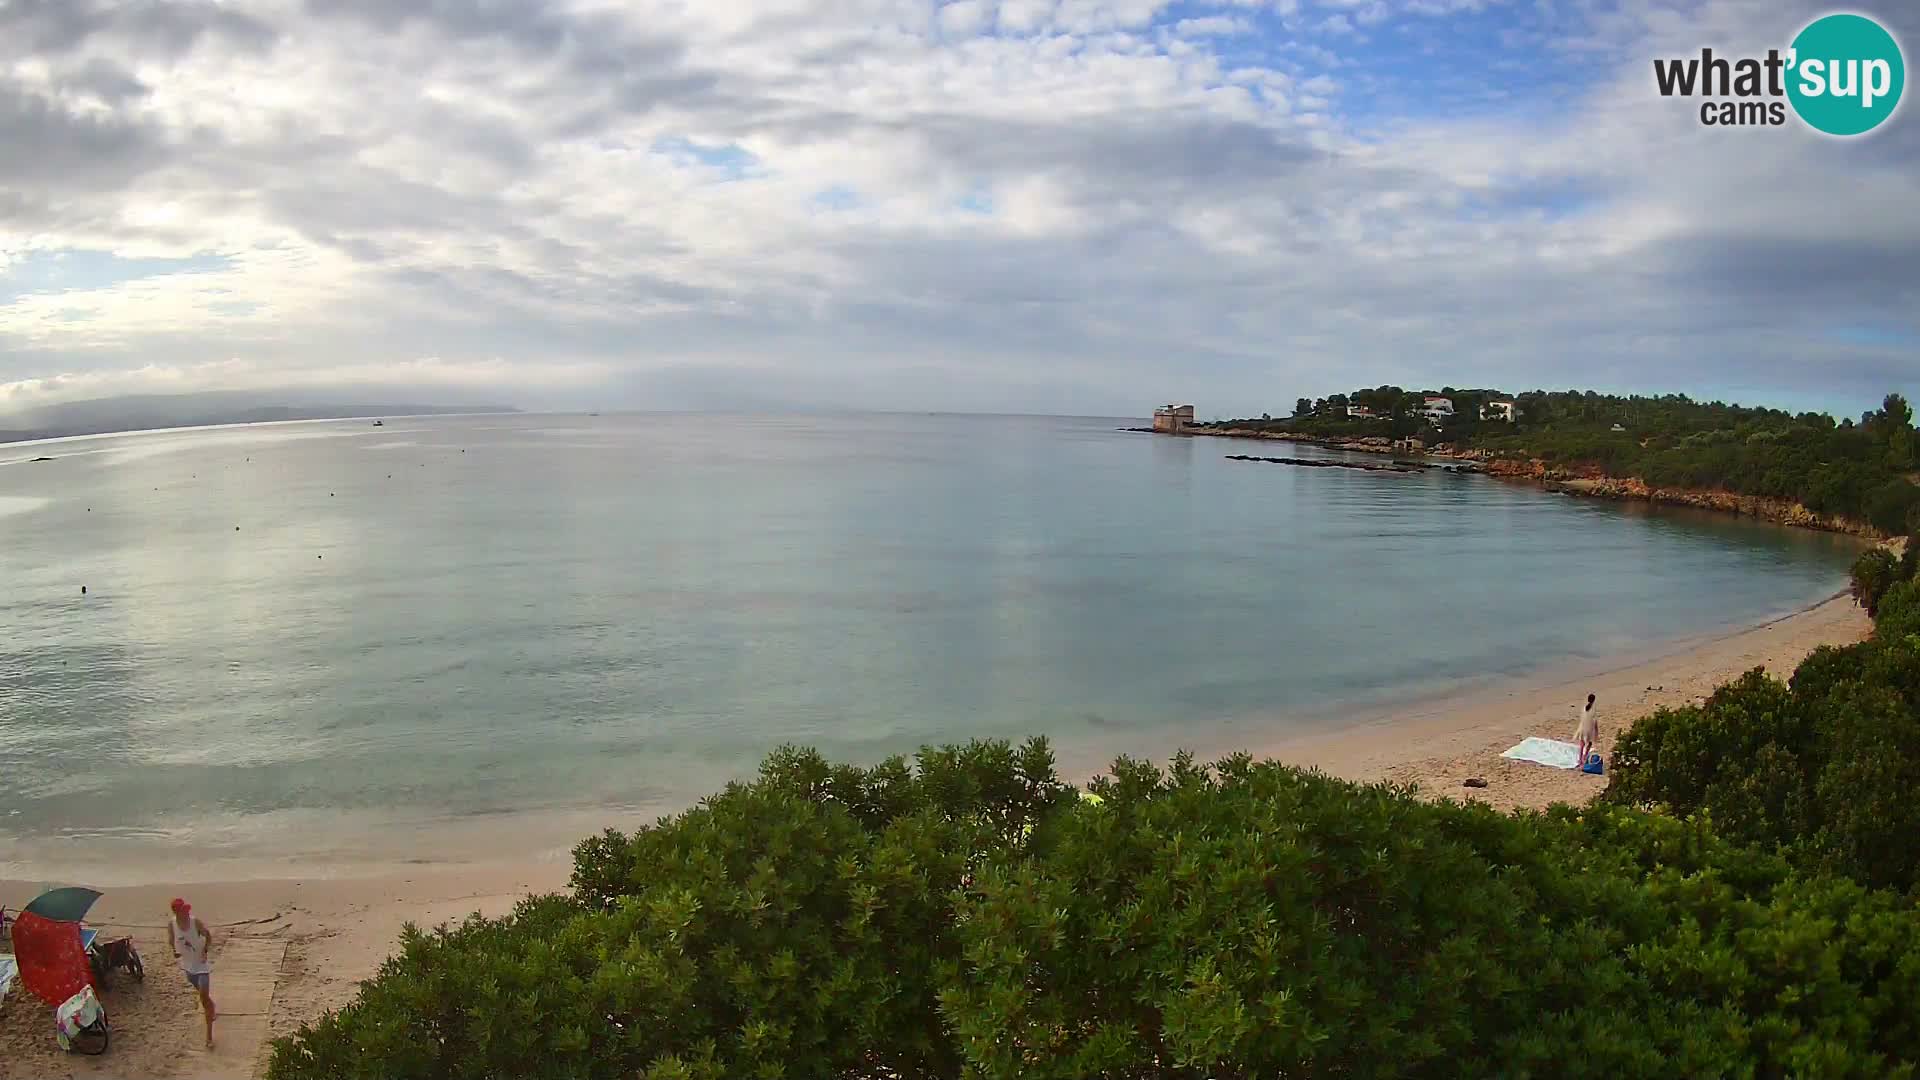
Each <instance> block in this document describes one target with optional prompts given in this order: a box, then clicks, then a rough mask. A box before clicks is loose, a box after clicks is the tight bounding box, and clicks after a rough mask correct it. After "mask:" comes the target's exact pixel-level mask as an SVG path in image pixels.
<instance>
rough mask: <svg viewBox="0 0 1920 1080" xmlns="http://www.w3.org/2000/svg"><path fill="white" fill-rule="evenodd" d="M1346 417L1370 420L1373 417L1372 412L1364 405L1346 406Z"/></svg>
mask: <svg viewBox="0 0 1920 1080" xmlns="http://www.w3.org/2000/svg"><path fill="white" fill-rule="evenodd" d="M1347 415H1348V416H1349V417H1352V418H1354V419H1364V420H1371V419H1373V417H1374V411H1373V410H1372V409H1369V408H1367V407H1366V406H1365V405H1349V406H1347Z"/></svg>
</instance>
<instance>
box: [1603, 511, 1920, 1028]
mask: <svg viewBox="0 0 1920 1080" xmlns="http://www.w3.org/2000/svg"><path fill="white" fill-rule="evenodd" d="M1917 558H1920V542H1916V539H1915V538H1914V537H1909V538H1908V540H1907V544H1906V551H1905V554H1904V555H1903V556H1901V557H1898V558H1896V557H1895V556H1893V555H1892V554H1891V553H1890V552H1888V551H1886V550H1885V549H1876V550H1874V551H1871V552H1868V553H1867V554H1865V555H1863V556H1861V558H1860V559H1859V561H1858V562H1856V563H1855V564H1854V571H1853V575H1854V595H1855V597H1856V598H1857V599H1859V600H1860V602H1861V603H1862V604H1863V605H1864V606H1866V607H1867V609H1868V610H1869V611H1870V612H1872V613H1873V614H1874V633H1873V636H1872V637H1871V638H1870V639H1869V640H1867V641H1864V642H1861V643H1859V644H1857V645H1849V646H1846V647H1844V648H1836V647H1833V646H1826V647H1823V648H1821V649H1818V650H1816V651H1815V652H1814V653H1813V655H1811V656H1809V657H1808V658H1807V659H1806V660H1805V661H1803V662H1802V663H1801V664H1800V667H1799V668H1798V669H1797V670H1796V671H1795V672H1794V675H1793V678H1792V679H1791V680H1790V681H1788V682H1782V681H1780V680H1778V679H1774V678H1771V677H1769V676H1767V675H1766V674H1765V673H1764V672H1761V671H1758V670H1756V671H1752V672H1749V673H1747V675H1745V676H1744V677H1743V678H1741V679H1740V680H1739V681H1737V682H1734V683H1731V684H1728V685H1726V686H1722V687H1721V688H1719V690H1718V691H1716V692H1715V693H1714V694H1713V695H1712V696H1711V697H1709V698H1708V699H1707V700H1706V702H1704V703H1703V704H1700V705H1697V706H1689V707H1687V708H1681V709H1662V710H1660V711H1659V712H1656V713H1654V714H1653V715H1652V716H1649V717H1647V718H1645V719H1643V720H1641V721H1639V722H1638V723H1636V724H1634V726H1633V727H1632V728H1631V729H1630V730H1629V731H1627V732H1626V733H1625V734H1624V735H1622V736H1621V737H1620V741H1619V743H1618V744H1617V745H1616V746H1615V747H1614V752H1613V761H1612V768H1613V781H1612V783H1611V784H1610V785H1609V787H1608V788H1607V799H1608V800H1609V801H1611V802H1615V803H1620V804H1624V805H1632V806H1642V807H1655V808H1660V809H1663V810H1666V811H1668V812H1671V813H1675V814H1681V815H1689V816H1691V815H1701V816H1704V817H1706V818H1708V819H1710V820H1711V821H1712V822H1713V825H1714V828H1715V829H1716V831H1718V832H1719V833H1720V834H1721V835H1722V836H1725V837H1728V838H1730V839H1733V840H1737V841H1740V842H1743V843H1747V844H1751V845H1757V846H1760V847H1763V848H1766V849H1769V850H1778V851H1781V852H1783V853H1785V854H1787V855H1789V856H1790V857H1792V858H1793V859H1794V860H1795V861H1796V862H1797V863H1800V864H1802V865H1806V866H1813V867H1819V868H1822V869H1826V870H1831V871H1833V872H1835V873H1840V874H1845V875H1847V876H1849V877H1851V878H1853V879H1855V880H1857V881H1860V882H1862V883H1864V884H1867V885H1872V886H1884V887H1888V888H1895V889H1905V890H1916V889H1917V888H1920V843H1916V839H1915V838H1916V837H1920V773H1917V772H1916V771H1915V770H1914V769H1913V768H1912V764H1913V747H1914V745H1915V743H1916V740H1920V576H1916V573H1915V570H1916V559H1917ZM1916 1000H1920V999H1916Z"/></svg>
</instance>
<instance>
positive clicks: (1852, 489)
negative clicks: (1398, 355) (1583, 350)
mask: <svg viewBox="0 0 1920 1080" xmlns="http://www.w3.org/2000/svg"><path fill="white" fill-rule="evenodd" d="M1429 393H1437V395H1438V396H1444V397H1447V398H1449V399H1451V401H1452V402H1453V408H1454V415H1453V416H1452V417H1451V418H1449V419H1444V420H1442V421H1440V422H1439V423H1437V424H1436V423H1434V422H1432V421H1430V420H1429V419H1428V418H1427V417H1425V416H1423V415H1421V414H1420V411H1419V410H1420V406H1421V403H1422V401H1423V399H1424V398H1425V397H1426V396H1427V395H1428V394H1429ZM1494 401H1512V402H1514V404H1515V413H1516V418H1515V420H1514V421H1512V422H1508V421H1506V420H1502V419H1493V418H1483V417H1482V412H1483V409H1484V407H1485V406H1486V405H1487V404H1488V403H1490V402H1494ZM1350 408H1360V409H1366V410H1369V411H1371V412H1373V413H1375V414H1376V415H1375V416H1373V417H1362V416H1350V415H1349V410H1350ZM1913 419H1914V418H1913V410H1912V408H1911V406H1910V405H1909V404H1908V403H1907V400H1906V399H1905V398H1904V397H1902V396H1901V395H1899V394H1889V395H1887V397H1886V400H1885V401H1884V402H1883V403H1882V405H1881V408H1879V409H1876V410H1873V411H1871V412H1868V413H1866V414H1865V415H1863V416H1861V417H1860V418H1859V420H1857V421H1855V420H1852V419H1844V420H1838V421H1836V420H1835V419H1834V418H1833V417H1831V416H1828V415H1826V414H1824V413H1813V412H1803V413H1798V414H1795V413H1788V412H1784V411H1782V410H1779V409H1767V408H1750V407H1746V406H1740V405H1729V404H1726V403H1724V402H1718V401H1715V402H1698V401H1694V400H1692V399H1691V398H1688V397H1686V396H1685V395H1681V394H1670V395H1666V396H1663V397H1619V396H1614V395H1607V394H1597V393H1594V392H1592V391H1586V392H1576V391H1565V392H1553V393H1549V392H1546V391H1539V390H1536V391H1533V392H1530V393H1524V394H1518V395H1503V394H1500V393H1499V392H1497V391H1493V390H1459V389H1455V388H1452V387H1445V388H1442V389H1441V390H1440V391H1437V392H1428V391H1422V392H1412V391H1407V390H1403V389H1401V388H1399V387H1396V386H1382V387H1377V388H1374V389H1370V390H1369V389H1362V390H1356V391H1354V392H1352V393H1350V394H1335V395H1333V396H1331V397H1328V398H1322V399H1319V400H1309V399H1307V398H1301V399H1299V400H1298V401H1297V402H1296V403H1295V406H1294V414H1293V415H1292V416H1290V417H1285V418H1266V419H1252V420H1233V421H1228V422H1225V423H1223V424H1220V425H1209V426H1210V427H1213V428H1215V429H1216V430H1220V429H1226V428H1234V429H1240V430H1250V431H1261V432H1269V433H1280V432H1288V433H1294V434H1300V435H1306V436H1309V437H1316V438H1364V437H1386V438H1392V439H1407V438H1420V439H1422V440H1423V441H1424V442H1425V443H1427V445H1429V446H1435V447H1439V446H1445V447H1447V448H1449V449H1453V450H1475V451H1483V452H1486V453H1488V454H1491V455H1496V456H1502V457H1513V458H1529V459H1539V460H1541V461H1544V462H1547V463H1549V464H1552V465H1559V466H1569V467H1591V468H1595V469H1599V470H1602V471H1604V472H1605V473H1606V474H1607V475H1609V476H1614V477H1621V478H1633V479H1638V480H1641V481H1644V482H1646V483H1647V484H1649V485H1652V486H1655V487H1664V488H1685V489H1692V490H1705V491H1726V492H1730V493H1732V494H1736V495H1755V496H1763V497H1766V498H1772V499H1782V500H1787V501H1791V502H1797V503H1799V504H1801V505H1804V506H1805V507H1806V508H1807V509H1809V510H1811V511H1813V512H1814V513H1816V514H1820V515H1822V516H1826V517H1836V518H1845V519H1850V520H1853V521H1857V522H1863V523H1866V524H1868V525H1870V526H1871V527H1872V528H1874V529H1875V530H1877V531H1879V532H1880V533H1881V534H1883V535H1887V536H1897V535H1902V534H1905V533H1906V532H1908V531H1911V530H1913V529H1916V528H1920V486H1916V484H1915V476H1916V470H1920V439H1917V437H1916V435H1915V432H1914V423H1913Z"/></svg>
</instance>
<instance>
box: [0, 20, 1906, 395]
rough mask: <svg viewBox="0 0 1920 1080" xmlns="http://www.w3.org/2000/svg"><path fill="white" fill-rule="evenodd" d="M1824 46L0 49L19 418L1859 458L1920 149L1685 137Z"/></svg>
mask: <svg viewBox="0 0 1920 1080" xmlns="http://www.w3.org/2000/svg"><path fill="white" fill-rule="evenodd" d="M1874 2H1875V3H1876V4H1877V6H1876V7H1863V8H1859V9H1857V10H1859V11H1861V12H1862V13H1864V14H1868V15H1871V16H1873V17H1875V18H1877V19H1878V20H1879V21H1880V22H1881V23H1882V25H1884V26H1887V27H1888V28H1889V29H1890V30H1892V31H1893V32H1894V34H1895V35H1896V37H1897V38H1899V39H1900V40H1901V41H1902V42H1903V43H1905V47H1906V52H1907V57H1908V60H1909V62H1911V61H1912V60H1913V59H1914V56H1915V49H1916V46H1915V44H1914V43H1916V42H1920V5H1914V4H1912V3H1910V2H1909V0H1874ZM1828 10H1831V8H1830V6H1829V5H1825V4H1810V3H1802V2H1798V0H1777V2H1776V0H1605V2H1602V0H1182V2H1166V0H952V2H942V3H936V2H932V0H686V2H679V0H656V2H614V0H547V2H532V0H525V2H509V0H257V2H255V0H246V2H241V0H233V2H225V3H222V2H213V0H118V2H116V0H0V412H7V411H18V410H21V409H30V408H31V407H32V406H33V405H35V404H38V403H44V402H50V401H55V400H74V399H85V398H98V397H106V396H112V395H117V394H123V393H156V392H159V393H164V392H184V391H194V390H210V389H257V390H270V391H287V392H291V391H294V390H303V391H310V392H318V391H326V392H330V393H337V394H342V395H350V396H355V397H358V398H362V399H369V400H380V399H384V400H395V399H400V398H404V399H406V400H422V399H423V397H424V399H425V400H431V401H438V402H458V401H488V402H496V401H497V402H505V403H510V404H518V405H521V406H523V407H528V408H607V409H625V408H637V409H713V410H742V411H762V410H766V411H777V410H782V409H816V408H835V407H846V408H862V409H908V410H922V409H926V410H942V411H990V412H1039V413H1071V414H1082V415H1115V416H1135V415H1144V414H1146V413H1147V412H1148V411H1150V410H1151V408H1152V407H1153V406H1154V405H1157V404H1161V403H1164V402H1167V401H1181V402H1193V403H1194V404H1195V405H1196V406H1197V408H1198V412H1199V414H1200V415H1201V416H1202V417H1203V418H1206V417H1211V416H1240V415H1254V414H1258V413H1260V412H1263V411H1266V412H1273V413H1275V414H1280V413H1283V412H1286V411H1290V409H1291V407H1292V403H1293V401H1294V399H1295V398H1296V397H1300V396H1309V397H1317V396H1323V395H1325V394H1328V393H1332V392H1336V391H1342V390H1347V389H1351V388H1353V387H1355V386H1360V385H1368V386H1372V385H1379V384H1384V383H1395V384H1399V385H1403V386H1406V387H1408V388H1437V387H1439V386H1443V385H1454V386H1473V387H1496V388H1501V389H1505V390H1508V391H1522V390H1527V389H1534V388H1547V389H1559V388H1569V387H1575V388H1582V389H1585V388H1594V389H1599V390H1603V391H1612V392H1642V393H1671V392H1679V393H1690V394H1693V395H1695V396H1696V397H1703V398H1710V399H1711V398H1717V399H1725V400H1738V401H1742V402H1748V403H1759V404H1771V405H1778V406H1782V407H1789V408H1796V409H1797V408H1820V409H1827V410H1831V411H1834V412H1836V413H1838V414H1843V415H1857V414H1858V413H1859V412H1861V411H1862V410H1864V409H1866V408H1869V407H1872V406H1873V405H1875V404H1877V403H1878V401H1879V398H1880V397H1881V395H1883V394H1884V393H1886V392H1887V391H1889V390H1896V389H1903V390H1905V391H1906V392H1907V393H1909V394H1910V395H1915V396H1920V114H1916V109H1915V107H1914V106H1913V105H1911V104H1910V103H1905V104H1903V105H1902V107H1901V109H1900V111H1899V112H1898V113H1896V115H1895V116H1894V117H1893V118H1892V119H1891V120H1889V121H1888V122H1887V123H1885V124H1883V125H1882V126H1881V128H1879V129H1878V130H1876V131H1874V132H1873V133H1871V134H1869V135H1867V136H1863V137H1858V138H1854V139H1845V140H1842V139H1833V138H1828V137H1824V136H1821V135H1818V134H1817V133H1814V132H1813V131H1811V130H1809V129H1807V128H1805V127H1803V126H1801V125H1799V124H1798V122H1797V121H1795V120H1792V119H1789V122H1788V124H1787V125H1786V126H1784V127H1752V128H1712V127H1704V126H1702V125H1701V124H1700V122H1699V119H1698V114H1697V103H1688V102H1685V101H1677V100H1669V99H1662V98H1660V97H1659V96H1658V95H1657V93H1656V92H1655V91H1654V82H1653V74H1652V61H1653V60H1654V59H1655V58H1656V57H1680V56H1686V55H1689V54H1692V55H1698V52H1699V50H1700V49H1701V48H1702V47H1703V46H1711V47H1713V48H1714V49H1715V51H1716V52H1717V53H1721V54H1764V51H1765V50H1766V49H1767V48H1769V47H1778V48H1785V47H1786V45H1787V44H1788V42H1789V41H1790V40H1791V39H1792V37H1793V35H1794V34H1795V33H1796V32H1797V31H1798V30H1799V28H1800V27H1802V26H1804V25H1805V24H1806V23H1807V22H1808V21H1809V20H1810V19H1811V18H1813V17H1814V16H1816V15H1818V14H1822V13H1824V12H1826V11H1828ZM1908 96H1911V95H1908Z"/></svg>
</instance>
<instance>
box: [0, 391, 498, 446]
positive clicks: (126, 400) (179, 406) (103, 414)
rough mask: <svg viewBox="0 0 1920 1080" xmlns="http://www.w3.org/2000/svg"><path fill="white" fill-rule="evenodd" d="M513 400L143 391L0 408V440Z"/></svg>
mask: <svg viewBox="0 0 1920 1080" xmlns="http://www.w3.org/2000/svg"><path fill="white" fill-rule="evenodd" d="M519 411H520V410H519V409H516V408H514V407H512V406H510V405H446V404H441V405H421V404H414V403H399V404H393V403H382V402H359V403H347V404H342V403H338V402H318V401H310V402H297V403H288V402H284V401H275V400H272V399H270V398H269V397H267V396H266V395H243V394H236V393H232V392H214V393H206V394H141V395H131V396H125V397H112V398H97V399H94V400H89V401H67V402H60V403H58V404H53V405H38V406H33V407H31V408H28V409H23V410H21V411H19V412H17V413H13V414H7V413H0V443H17V442H30V441H32V440H35V439H59V438H65V437H68V436H73V435H110V434H113V433H114V432H120V431H155V430H164V429H167V428H187V427H210V426H214V425H219V424H271V423H278V422H282V421H287V420H345V419H353V418H360V417H381V416H430V415H446V414H449V413H516V412H519Z"/></svg>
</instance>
